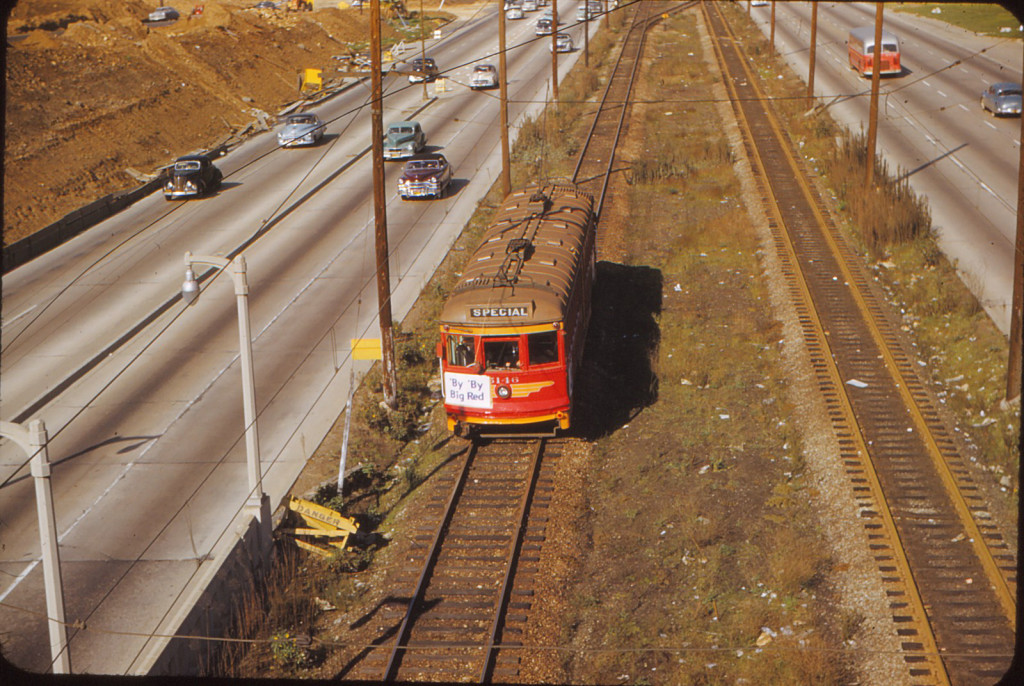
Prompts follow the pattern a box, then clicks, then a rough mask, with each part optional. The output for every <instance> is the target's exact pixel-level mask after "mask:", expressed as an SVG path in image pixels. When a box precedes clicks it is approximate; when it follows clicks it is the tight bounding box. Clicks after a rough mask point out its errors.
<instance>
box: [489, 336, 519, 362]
mask: <svg viewBox="0 0 1024 686" xmlns="http://www.w3.org/2000/svg"><path fill="white" fill-rule="evenodd" d="M484 364H485V365H486V366H487V368H488V369H519V339H518V338H491V339H487V338H485V339H484Z"/></svg>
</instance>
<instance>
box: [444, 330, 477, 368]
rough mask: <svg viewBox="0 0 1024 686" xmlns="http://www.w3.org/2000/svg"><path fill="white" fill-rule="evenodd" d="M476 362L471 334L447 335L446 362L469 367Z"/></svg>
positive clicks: (474, 345)
mask: <svg viewBox="0 0 1024 686" xmlns="http://www.w3.org/2000/svg"><path fill="white" fill-rule="evenodd" d="M474 362H476V344H475V342H474V341H473V337H472V336H448V363H449V364H453V365H455V366H457V367H470V366H472V365H473V363H474Z"/></svg>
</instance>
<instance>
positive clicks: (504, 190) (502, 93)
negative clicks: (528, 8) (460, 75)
mask: <svg viewBox="0 0 1024 686" xmlns="http://www.w3.org/2000/svg"><path fill="white" fill-rule="evenodd" d="M495 2H497V3H498V94H499V98H498V100H499V101H500V102H499V104H498V110H499V111H500V113H501V127H500V128H501V197H502V199H504V198H507V197H508V194H509V193H511V192H512V171H511V170H512V161H511V158H510V156H509V145H508V74H507V72H506V71H505V70H506V69H507V65H506V63H505V11H504V10H503V9H502V0H495Z"/></svg>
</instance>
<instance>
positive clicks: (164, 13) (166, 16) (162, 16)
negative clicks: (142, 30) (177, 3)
mask: <svg viewBox="0 0 1024 686" xmlns="http://www.w3.org/2000/svg"><path fill="white" fill-rule="evenodd" d="M180 17H181V15H180V14H178V10H176V9H174V8H173V7H157V8H156V9H155V10H153V11H152V12H150V13H149V17H147V19H148V20H149V21H172V20H174V19H178V18H180Z"/></svg>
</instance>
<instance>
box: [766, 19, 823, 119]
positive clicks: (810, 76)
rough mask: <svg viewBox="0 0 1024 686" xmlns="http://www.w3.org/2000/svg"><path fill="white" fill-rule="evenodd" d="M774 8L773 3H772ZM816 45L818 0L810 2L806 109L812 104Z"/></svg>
mask: <svg viewBox="0 0 1024 686" xmlns="http://www.w3.org/2000/svg"><path fill="white" fill-rule="evenodd" d="M772 7H773V8H774V7H775V5H774V4H772ZM817 47H818V0H813V1H812V2H811V54H810V60H811V64H810V67H808V74H807V109H811V108H812V107H813V106H814V53H815V52H816V51H817Z"/></svg>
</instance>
